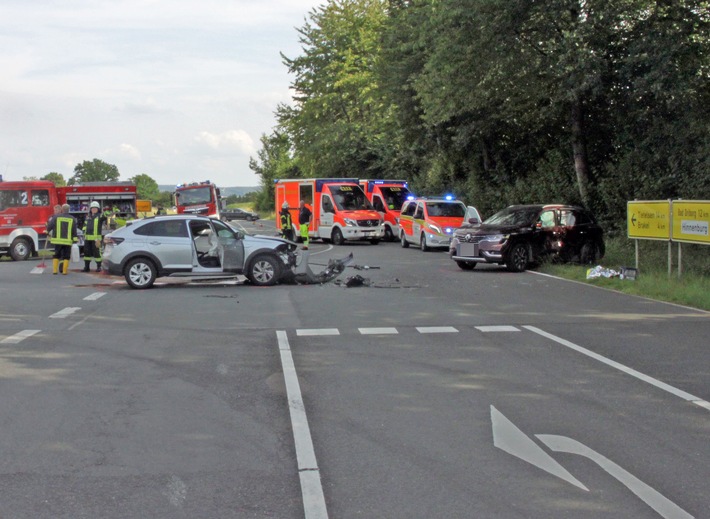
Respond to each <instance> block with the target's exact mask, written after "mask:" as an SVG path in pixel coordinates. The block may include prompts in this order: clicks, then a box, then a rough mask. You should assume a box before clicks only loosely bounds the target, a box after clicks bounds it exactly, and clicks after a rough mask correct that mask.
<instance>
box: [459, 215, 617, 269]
mask: <svg viewBox="0 0 710 519" xmlns="http://www.w3.org/2000/svg"><path fill="white" fill-rule="evenodd" d="M603 235H604V232H603V231H602V228H601V227H600V226H599V225H598V224H597V223H596V221H595V219H594V217H593V216H592V215H591V214H590V213H589V212H588V211H587V210H585V209H582V208H581V207H575V206H569V205H511V206H510V207H507V208H505V209H503V210H502V211H499V212H497V213H496V214H494V215H493V216H491V217H490V218H488V219H487V220H486V221H484V222H483V223H481V224H480V225H470V224H466V225H464V226H463V227H461V228H460V229H457V230H456V232H455V233H454V236H453V238H452V240H451V246H450V247H449V255H450V256H451V259H453V260H454V261H455V262H456V264H457V265H458V266H459V267H461V268H462V269H464V270H471V269H473V268H474V267H475V266H476V264H477V263H497V264H499V265H503V264H505V266H506V268H507V269H508V270H509V271H511V272H522V271H523V270H525V269H526V268H527V267H528V265H529V264H530V263H536V262H539V261H541V260H542V259H544V258H546V257H549V258H553V259H559V260H562V261H578V262H580V263H583V264H590V263H594V262H596V261H597V260H598V259H601V258H602V257H604V236H603Z"/></svg>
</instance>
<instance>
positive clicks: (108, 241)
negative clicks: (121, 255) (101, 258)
mask: <svg viewBox="0 0 710 519" xmlns="http://www.w3.org/2000/svg"><path fill="white" fill-rule="evenodd" d="M123 240H125V238H112V237H110V236H106V238H104V243H105V244H106V245H120V244H121V243H122V242H123Z"/></svg>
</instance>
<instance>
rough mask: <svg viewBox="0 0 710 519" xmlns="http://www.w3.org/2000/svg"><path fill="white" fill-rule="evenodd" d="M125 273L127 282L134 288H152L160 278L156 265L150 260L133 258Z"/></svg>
mask: <svg viewBox="0 0 710 519" xmlns="http://www.w3.org/2000/svg"><path fill="white" fill-rule="evenodd" d="M123 272H124V277H125V278H126V282H127V283H128V284H129V285H130V286H132V287H133V288H150V287H152V286H153V283H155V278H156V277H157V276H158V274H157V271H156V269H155V265H154V264H153V262H152V261H150V260H149V259H148V258H133V259H132V260H131V261H129V262H128V265H126V268H125V270H124V271H123Z"/></svg>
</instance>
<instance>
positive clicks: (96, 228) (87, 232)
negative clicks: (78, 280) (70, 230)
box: [84, 202, 106, 272]
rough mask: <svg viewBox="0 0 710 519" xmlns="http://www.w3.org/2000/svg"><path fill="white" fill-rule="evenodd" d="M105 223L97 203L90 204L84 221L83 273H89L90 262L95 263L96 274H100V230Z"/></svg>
mask: <svg viewBox="0 0 710 519" xmlns="http://www.w3.org/2000/svg"><path fill="white" fill-rule="evenodd" d="M105 222H106V217H105V216H104V215H102V214H101V206H100V205H99V203H98V202H91V205H89V214H87V215H86V220H85V221H84V272H89V270H90V268H89V267H90V266H91V261H92V260H93V261H95V262H96V272H101V259H102V258H101V229H103V226H104V223H105Z"/></svg>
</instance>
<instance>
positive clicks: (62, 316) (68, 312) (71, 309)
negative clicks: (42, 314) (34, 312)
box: [49, 306, 81, 319]
mask: <svg viewBox="0 0 710 519" xmlns="http://www.w3.org/2000/svg"><path fill="white" fill-rule="evenodd" d="M79 310H81V308H78V307H74V306H68V307H66V308H65V309H63V310H59V311H58V312H57V313H56V314H52V315H50V316H49V318H50V319H66V318H67V317H69V316H70V315H71V314H73V313H74V312H78V311H79Z"/></svg>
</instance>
